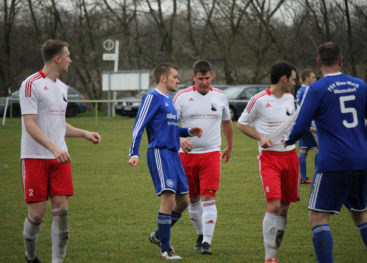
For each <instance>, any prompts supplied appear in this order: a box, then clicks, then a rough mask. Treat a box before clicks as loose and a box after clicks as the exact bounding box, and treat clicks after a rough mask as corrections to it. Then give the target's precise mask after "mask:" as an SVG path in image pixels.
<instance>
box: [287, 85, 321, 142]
mask: <svg viewBox="0 0 367 263" xmlns="http://www.w3.org/2000/svg"><path fill="white" fill-rule="evenodd" d="M318 101H319V95H318V94H317V92H316V89H309V91H308V92H307V94H306V97H305V98H304V101H303V104H302V107H301V109H300V112H299V114H298V117H297V119H296V121H295V124H294V125H293V128H292V130H291V133H290V134H289V136H288V139H287V140H286V142H285V143H286V145H292V144H295V143H296V141H297V140H299V138H301V136H302V135H303V134H304V133H306V132H309V131H310V125H311V122H312V120H313V119H314V114H315V113H316V111H317V108H318Z"/></svg>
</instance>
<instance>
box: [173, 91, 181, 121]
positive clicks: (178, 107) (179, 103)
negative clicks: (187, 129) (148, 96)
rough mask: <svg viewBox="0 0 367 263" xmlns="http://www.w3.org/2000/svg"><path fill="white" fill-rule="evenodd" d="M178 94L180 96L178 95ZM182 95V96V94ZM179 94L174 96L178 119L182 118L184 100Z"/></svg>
mask: <svg viewBox="0 0 367 263" xmlns="http://www.w3.org/2000/svg"><path fill="white" fill-rule="evenodd" d="M177 95H178V96H177ZM181 97H182V96H181ZM181 97H180V96H179V94H176V96H175V98H174V104H175V108H176V110H177V120H181V117H182V116H181V114H182V102H181V101H182V100H181V99H180V98H181Z"/></svg>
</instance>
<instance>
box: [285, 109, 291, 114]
mask: <svg viewBox="0 0 367 263" xmlns="http://www.w3.org/2000/svg"><path fill="white" fill-rule="evenodd" d="M285 114H287V116H291V115H292V110H291V109H289V108H286V109H285Z"/></svg>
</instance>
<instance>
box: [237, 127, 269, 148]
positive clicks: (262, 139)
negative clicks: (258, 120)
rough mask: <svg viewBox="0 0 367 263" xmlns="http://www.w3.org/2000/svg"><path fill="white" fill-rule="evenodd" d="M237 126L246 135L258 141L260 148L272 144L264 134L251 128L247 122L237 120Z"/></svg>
mask: <svg viewBox="0 0 367 263" xmlns="http://www.w3.org/2000/svg"><path fill="white" fill-rule="evenodd" d="M237 128H238V129H239V130H240V131H241V132H242V133H244V134H246V135H247V136H249V137H251V138H253V139H255V140H257V141H259V143H260V146H261V147H262V148H265V149H266V148H269V147H272V146H273V142H272V141H271V140H270V139H269V138H268V137H266V136H264V135H262V134H260V133H258V132H257V131H256V130H255V129H254V128H252V127H251V126H250V125H249V124H243V123H240V122H238V123H237Z"/></svg>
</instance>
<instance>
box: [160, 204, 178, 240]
mask: <svg viewBox="0 0 367 263" xmlns="http://www.w3.org/2000/svg"><path fill="white" fill-rule="evenodd" d="M171 218H172V224H171V227H173V225H174V224H175V223H176V222H177V221H178V220H179V219H180V218H181V214H179V213H176V212H173V211H172V213H171ZM155 236H156V237H157V238H158V239H159V229H157V230H156V231H155Z"/></svg>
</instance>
